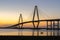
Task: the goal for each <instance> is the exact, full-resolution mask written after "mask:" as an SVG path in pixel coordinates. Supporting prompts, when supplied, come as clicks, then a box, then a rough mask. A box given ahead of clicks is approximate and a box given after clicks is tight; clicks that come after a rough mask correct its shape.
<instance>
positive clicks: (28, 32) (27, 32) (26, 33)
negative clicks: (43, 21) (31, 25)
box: [0, 29, 57, 36]
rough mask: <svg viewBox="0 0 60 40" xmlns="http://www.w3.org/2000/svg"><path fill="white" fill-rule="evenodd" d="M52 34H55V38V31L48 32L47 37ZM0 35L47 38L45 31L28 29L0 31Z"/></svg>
mask: <svg viewBox="0 0 60 40" xmlns="http://www.w3.org/2000/svg"><path fill="white" fill-rule="evenodd" d="M53 32H55V34H54V35H55V36H57V30H55V31H50V30H48V36H53ZM0 35H7V36H9V35H10V36H11V35H16V36H47V31H46V30H29V29H23V30H22V29H20V30H18V29H0Z"/></svg>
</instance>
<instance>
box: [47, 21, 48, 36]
mask: <svg viewBox="0 0 60 40" xmlns="http://www.w3.org/2000/svg"><path fill="white" fill-rule="evenodd" d="M47 36H48V21H47Z"/></svg>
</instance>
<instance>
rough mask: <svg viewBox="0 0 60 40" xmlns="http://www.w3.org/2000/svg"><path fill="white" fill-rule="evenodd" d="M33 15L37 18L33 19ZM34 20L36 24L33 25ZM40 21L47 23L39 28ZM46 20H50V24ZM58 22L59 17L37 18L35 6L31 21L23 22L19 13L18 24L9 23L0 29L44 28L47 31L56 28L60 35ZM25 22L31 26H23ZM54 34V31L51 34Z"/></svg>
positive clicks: (59, 20)
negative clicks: (44, 26) (9, 24)
mask: <svg viewBox="0 0 60 40" xmlns="http://www.w3.org/2000/svg"><path fill="white" fill-rule="evenodd" d="M35 15H37V20H35ZM35 22H37V26H35ZM40 22H46V24H47V25H46V28H39V23H40ZM48 22H50V25H49V23H48ZM59 22H60V19H45V20H39V13H38V7H37V6H35V8H34V13H33V19H32V20H31V21H26V22H23V18H22V14H20V16H19V21H18V24H14V25H11V26H8V27H0V29H31V30H41V29H46V30H47V31H48V30H52V31H53V30H57V36H59V35H60V34H59V30H60V26H59V24H60V23H59ZM26 23H32V24H33V28H28V27H23V24H26ZM17 26H18V27H17ZM49 26H50V28H49ZM55 27H56V28H55ZM33 34H34V33H33ZM47 35H48V32H47ZM51 35H52V33H51ZM54 35H55V33H53V36H54Z"/></svg>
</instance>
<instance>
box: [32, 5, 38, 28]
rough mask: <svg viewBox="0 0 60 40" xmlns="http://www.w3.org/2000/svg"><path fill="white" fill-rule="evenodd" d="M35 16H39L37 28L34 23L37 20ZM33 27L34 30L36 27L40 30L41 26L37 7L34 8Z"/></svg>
mask: <svg viewBox="0 0 60 40" xmlns="http://www.w3.org/2000/svg"><path fill="white" fill-rule="evenodd" d="M35 15H37V20H38V23H37V26H35V22H34V20H35ZM32 21H33V26H34V28H35V27H37V28H38V26H39V13H38V7H37V5H36V6H35V8H34V13H33V20H32Z"/></svg>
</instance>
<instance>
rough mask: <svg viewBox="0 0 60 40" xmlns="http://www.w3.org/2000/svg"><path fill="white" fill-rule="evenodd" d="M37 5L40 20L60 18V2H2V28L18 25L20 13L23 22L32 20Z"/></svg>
mask: <svg viewBox="0 0 60 40" xmlns="http://www.w3.org/2000/svg"><path fill="white" fill-rule="evenodd" d="M35 5H37V6H38V11H39V17H40V19H52V18H59V17H60V0H0V26H7V25H10V24H17V23H18V19H19V15H20V13H21V14H22V16H23V21H28V20H32V16H33V11H34V6H35Z"/></svg>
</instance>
